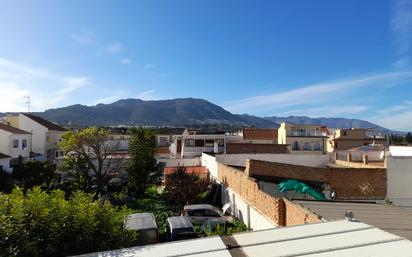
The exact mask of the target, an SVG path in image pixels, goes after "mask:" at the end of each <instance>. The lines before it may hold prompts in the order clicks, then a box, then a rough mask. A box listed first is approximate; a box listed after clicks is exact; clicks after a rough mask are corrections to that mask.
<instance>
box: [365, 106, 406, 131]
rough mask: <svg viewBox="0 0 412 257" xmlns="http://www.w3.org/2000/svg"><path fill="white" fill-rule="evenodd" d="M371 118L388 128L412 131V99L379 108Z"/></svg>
mask: <svg viewBox="0 0 412 257" xmlns="http://www.w3.org/2000/svg"><path fill="white" fill-rule="evenodd" d="M370 120H371V121H372V122H375V123H378V124H379V125H382V126H384V127H387V128H391V129H395V130H401V131H412V122H411V121H412V101H405V102H403V103H402V104H399V105H394V106H390V107H388V108H385V109H381V110H378V111H377V115H375V116H374V117H372V118H371V119H370Z"/></svg>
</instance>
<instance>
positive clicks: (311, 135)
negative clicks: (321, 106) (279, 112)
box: [278, 122, 328, 154]
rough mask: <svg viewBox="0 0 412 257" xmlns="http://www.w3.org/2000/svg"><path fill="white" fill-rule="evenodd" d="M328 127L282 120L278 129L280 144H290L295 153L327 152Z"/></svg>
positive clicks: (291, 150)
mask: <svg viewBox="0 0 412 257" xmlns="http://www.w3.org/2000/svg"><path fill="white" fill-rule="evenodd" d="M327 138H328V129H327V127H326V126H321V125H307V124H300V125H297V124H291V123H285V122H282V123H281V124H280V127H279V129H278V144H287V145H289V150H290V152H291V153H293V154H301V153H304V154H326V153H327V148H326V146H327Z"/></svg>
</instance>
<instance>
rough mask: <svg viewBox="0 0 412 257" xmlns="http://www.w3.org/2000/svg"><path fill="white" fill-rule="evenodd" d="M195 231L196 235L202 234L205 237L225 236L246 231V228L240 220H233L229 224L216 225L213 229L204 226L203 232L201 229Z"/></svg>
mask: <svg viewBox="0 0 412 257" xmlns="http://www.w3.org/2000/svg"><path fill="white" fill-rule="evenodd" d="M197 231H198V233H204V234H205V235H206V236H227V235H232V234H233V233H239V232H244V231H248V228H247V226H246V225H245V224H244V223H243V222H241V221H240V220H235V221H233V222H230V223H229V222H228V223H223V224H219V225H216V226H215V227H209V225H206V226H205V228H204V230H203V231H201V228H197Z"/></svg>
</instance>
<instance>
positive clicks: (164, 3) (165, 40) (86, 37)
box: [0, 0, 412, 131]
mask: <svg viewBox="0 0 412 257" xmlns="http://www.w3.org/2000/svg"><path fill="white" fill-rule="evenodd" d="M0 6H1V8H0V112H6V111H26V110H27V104H26V102H27V98H26V96H30V100H31V110H32V111H44V110H46V109H50V108H58V107H63V106H67V105H71V104H83V105H95V104H98V103H111V102H114V101H116V100H118V99H123V98H139V99H144V100H159V99H172V98H184V97H193V98H202V99H206V100H208V101H210V102H212V103H215V104H218V105H220V106H222V107H224V108H225V109H226V110H228V111H231V112H233V113H239V114H242V113H247V114H252V115H257V116H274V115H275V116H289V115H305V116H310V117H345V118H359V119H365V120H368V121H371V122H374V123H377V124H379V125H382V126H385V127H387V128H390V129H396V130H408V131H412V91H411V90H412V0H394V1H384V0H380V1H376V0H362V1H359V0H345V1H329V0H314V1H303V0H300V1H294V0H288V1H280V0H279V1H272V0H259V1H253V0H248V1H246V0H207V1H206V0H174V1H169V0H138V1H126V0H123V1H114V0H113V1H108V0H107V1H106V0H88V1H82V0H70V1H63V0H50V1H45V0H36V1H32V0H13V1H11V0H9V1H5V0H0Z"/></svg>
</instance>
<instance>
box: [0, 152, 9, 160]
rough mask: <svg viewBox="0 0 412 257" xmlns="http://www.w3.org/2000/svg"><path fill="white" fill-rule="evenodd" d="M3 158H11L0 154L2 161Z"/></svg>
mask: <svg viewBox="0 0 412 257" xmlns="http://www.w3.org/2000/svg"><path fill="white" fill-rule="evenodd" d="M4 158H11V157H10V156H8V155H7V154H4V153H0V159H4Z"/></svg>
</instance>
